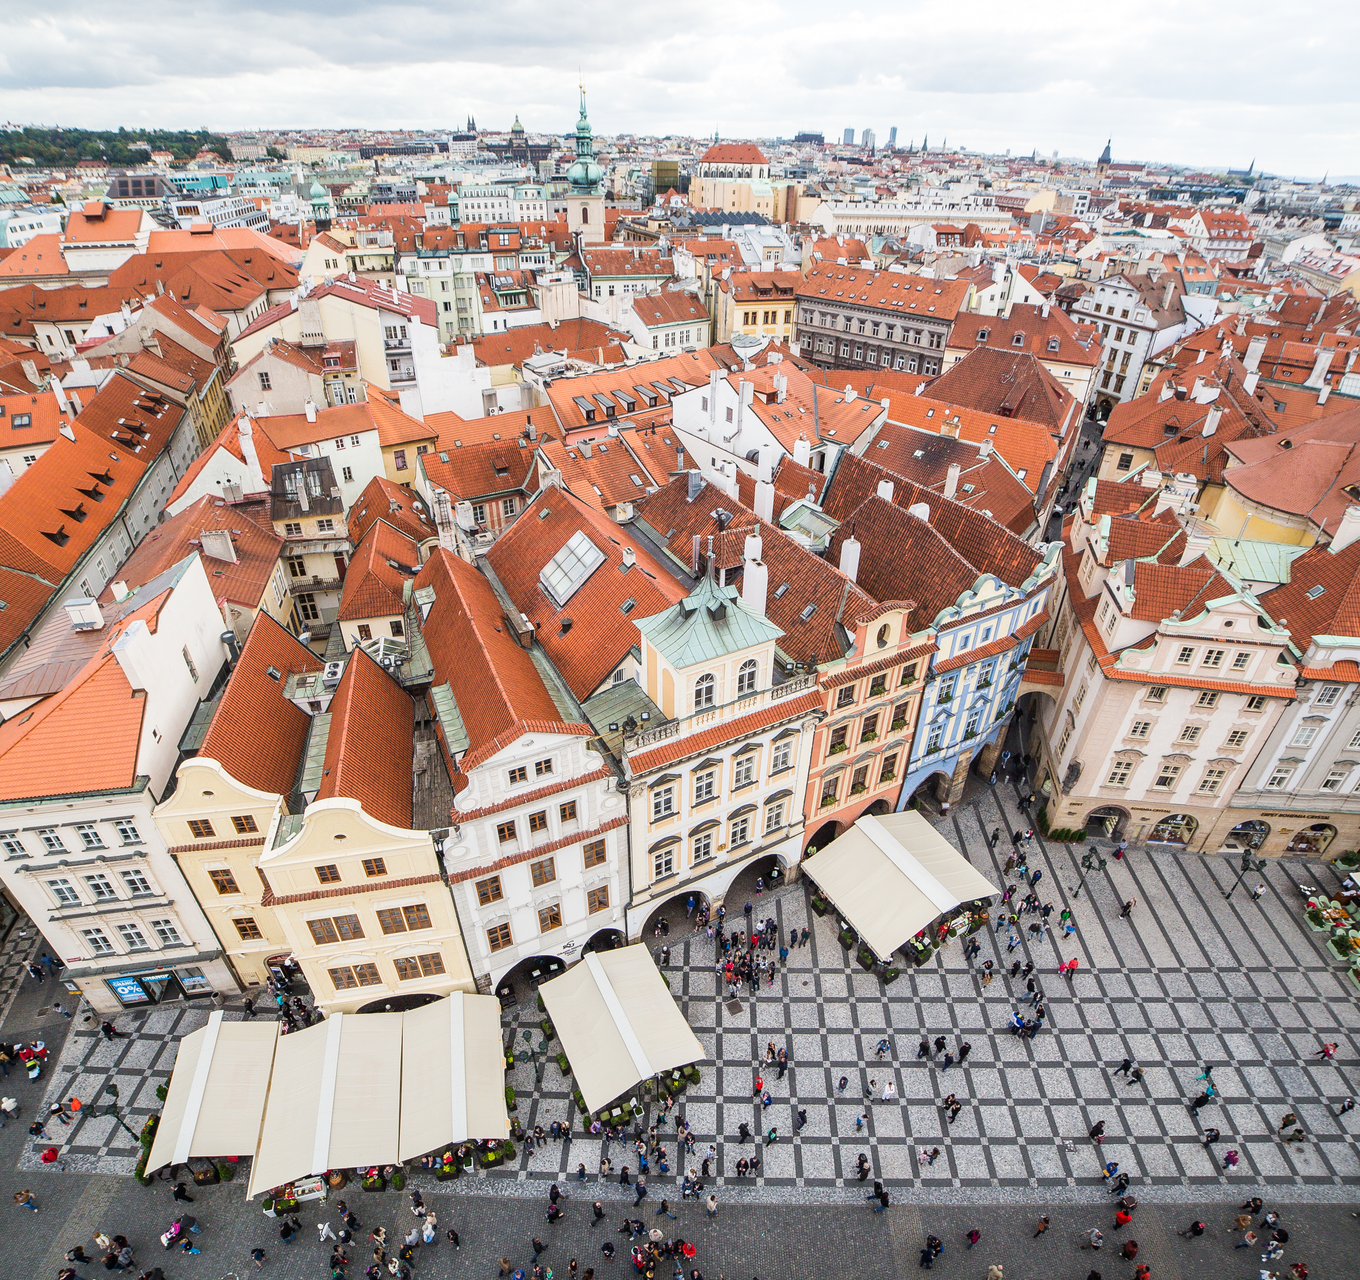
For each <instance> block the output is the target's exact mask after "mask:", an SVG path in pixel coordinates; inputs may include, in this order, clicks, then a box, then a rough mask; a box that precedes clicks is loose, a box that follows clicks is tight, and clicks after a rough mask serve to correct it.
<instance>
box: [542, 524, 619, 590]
mask: <svg viewBox="0 0 1360 1280" xmlns="http://www.w3.org/2000/svg"><path fill="white" fill-rule="evenodd" d="M603 563H604V552H603V551H601V550H600V548H599V547H597V546H596V545H595V544H594V543H593V542H591V540H590V539H589V538H587V537H586V535H585V534H584V533H582V532H581V531H580V530H579V529H578V530H577V531H576V532H575V533H573V534H572V535H571V537H570V538H568V539H567V543H566V546H564V547H563V548H562V550H561V551H559V552H558V553H557V554H556V555H555V556H553V558H552V559H551V560H549V561H548V563H547V564H546V565H545V566H544V567H543V571H542V572H541V573H540V574H539V575H538V580H539V582H540V583H542V585H543V587H544V589H545V590H546V591H547V592H548V594H549V595H550V596H551V597H552V598H553V600H554V601H555V602H556V603H557V606H558V607H559V608H561V606H562V605H564V604H566V602H567V601H568V600H570V599H571V597H572V596H574V595H575V594H576V592H577V591H578V590H579V589H580V587H581V584H582V583H583V582H585V580H586V579H587V578H588V577H590V575H591V574H592V573H594V572H595V570H596V569H598V568H599V567H600V565H602V564H603Z"/></svg>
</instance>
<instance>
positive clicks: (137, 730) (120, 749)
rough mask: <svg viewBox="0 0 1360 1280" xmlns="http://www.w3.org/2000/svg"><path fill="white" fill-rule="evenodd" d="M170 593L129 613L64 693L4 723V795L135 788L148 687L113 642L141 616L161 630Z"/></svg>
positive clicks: (0, 733) (0, 761)
mask: <svg viewBox="0 0 1360 1280" xmlns="http://www.w3.org/2000/svg"><path fill="white" fill-rule="evenodd" d="M167 594H168V593H162V594H161V595H160V596H158V597H157V598H156V599H155V600H152V601H150V602H148V604H147V605H146V607H144V608H142V609H139V610H137V611H136V612H135V613H133V614H131V615H129V616H128V617H127V618H126V619H124V620H123V622H122V623H121V624H120V625H119V626H118V627H117V628H116V629H113V630H111V631H110V632H109V634H108V642H107V644H106V646H105V647H103V648H101V650H100V651H99V653H97V654H96V655H95V656H94V657H93V658H91V659H90V660H89V662H88V663H87V664H86V666H85V668H84V670H83V671H82V672H81V673H80V675H79V676H77V677H76V678H75V679H74V680H72V681H71V682H70V683H69V684H67V685H66V687H65V688H64V689H62V691H61V692H60V693H57V694H54V695H53V696H52V697H50V698H46V699H44V700H43V701H42V702H39V703H38V704H37V705H36V706H34V707H30V708H29V709H28V710H27V711H23V712H21V713H20V714H19V715H17V716H15V717H14V718H13V719H10V720H7V721H5V723H4V724H0V800H20V799H27V798H38V797H41V796H53V795H64V794H69V793H71V792H91V791H116V790H123V789H126V788H129V787H131V786H133V784H134V783H135V781H136V778H137V766H138V750H139V747H140V744H141V736H142V717H143V714H144V712H145V709H146V694H145V692H135V691H134V690H133V688H132V686H131V685H130V684H129V683H128V678H127V676H126V675H125V674H124V673H123V668H122V666H121V665H120V664H119V662H118V659H117V658H116V657H115V656H114V655H113V652H112V646H113V642H114V641H115V640H117V639H118V638H119V636H121V635H122V634H123V632H124V631H125V630H126V629H127V627H128V625H130V624H131V623H132V622H133V621H136V620H142V621H145V622H146V623H147V625H148V627H150V629H151V630H153V631H154V630H155V622H156V615H157V612H158V610H159V607H160V605H161V603H162V602H163V601H164V600H165V598H166V595H167Z"/></svg>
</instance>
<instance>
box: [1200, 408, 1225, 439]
mask: <svg viewBox="0 0 1360 1280" xmlns="http://www.w3.org/2000/svg"><path fill="white" fill-rule="evenodd" d="M1222 416H1223V410H1222V409H1220V408H1219V407H1218V405H1216V404H1211V405H1210V406H1209V412H1208V413H1206V414H1205V415H1204V426H1203V427H1201V428H1200V435H1203V436H1211V435H1213V434H1214V432H1215V431H1217V430H1218V420H1219V419H1220V418H1221V417H1222Z"/></svg>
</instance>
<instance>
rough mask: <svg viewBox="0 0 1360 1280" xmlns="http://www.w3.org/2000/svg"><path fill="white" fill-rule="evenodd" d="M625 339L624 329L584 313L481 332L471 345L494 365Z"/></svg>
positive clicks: (482, 360)
mask: <svg viewBox="0 0 1360 1280" xmlns="http://www.w3.org/2000/svg"><path fill="white" fill-rule="evenodd" d="M628 341H630V339H629V337H628V335H627V334H626V333H621V332H619V331H618V330H617V329H613V328H611V327H610V326H609V325H607V324H602V323H601V322H600V321H598V320H587V319H586V318H585V317H584V316H583V317H581V318H579V319H574V320H563V321H562V322H561V323H559V324H556V325H551V324H527V325H522V326H520V327H518V328H515V329H510V330H508V331H507V332H505V333H488V334H484V335H483V336H482V337H480V338H474V339H473V342H472V349H473V351H474V352H475V353H476V356H477V363H478V364H484V365H490V366H495V365H505V364H521V363H523V362H524V361H525V360H527V359H528V358H529V357H530V356H533V355H537V354H538V353H540V352H543V351H583V350H586V349H588V348H590V347H607V346H610V345H611V344H614V343H619V342H628ZM509 416H513V415H509Z"/></svg>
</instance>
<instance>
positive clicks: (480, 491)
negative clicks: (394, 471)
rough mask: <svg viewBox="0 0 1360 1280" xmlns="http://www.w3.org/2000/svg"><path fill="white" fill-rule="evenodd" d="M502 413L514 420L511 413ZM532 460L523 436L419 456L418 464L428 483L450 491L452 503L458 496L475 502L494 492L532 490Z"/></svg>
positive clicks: (530, 449) (532, 451)
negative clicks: (423, 471)
mask: <svg viewBox="0 0 1360 1280" xmlns="http://www.w3.org/2000/svg"><path fill="white" fill-rule="evenodd" d="M504 416H505V417H507V418H511V419H512V420H513V415H511V414H506V415H504ZM505 425H506V426H507V427H509V426H510V425H511V424H510V423H506V424H505ZM535 461H536V456H535V452H534V450H533V449H532V448H531V447H530V446H529V442H528V440H527V439H526V438H525V437H522V436H521V437H519V438H518V439H509V440H502V441H492V442H491V443H489V444H465V445H463V446H462V447H461V448H459V447H457V446H455V447H454V448H452V449H447V450H446V449H440V450H439V451H438V452H432V453H424V454H421V455H420V465H421V466H422V467H423V468H424V469H425V475H426V476H427V477H428V479H429V481H430V483H431V484H432V485H437V486H438V487H439V488H441V489H444V490H446V491H447V492H448V493H450V494H452V495H453V499H454V501H455V502H456V501H457V500H458V499H459V498H465V499H466V500H467V501H469V502H476V501H480V500H481V499H483V498H489V497H491V496H493V495H495V494H505V493H523V492H526V491H527V492H533V489H534V487H535V484H536V482H535V481H534V479H533V477H534V463H535Z"/></svg>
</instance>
